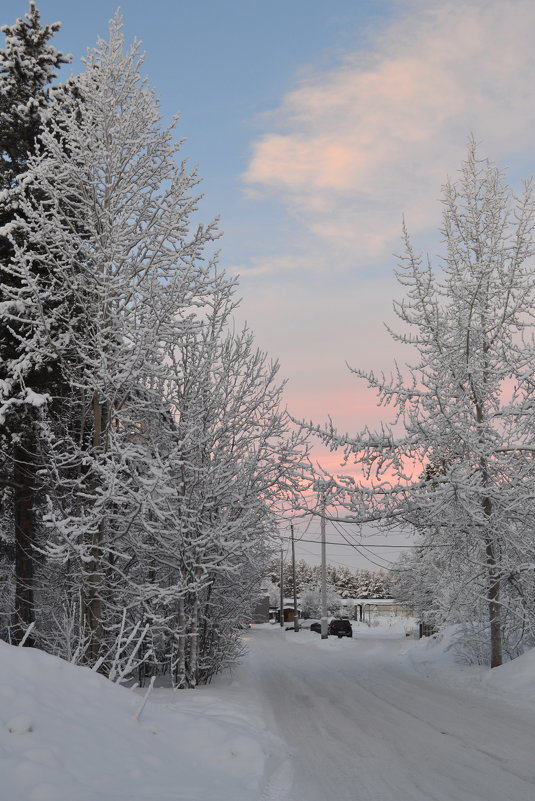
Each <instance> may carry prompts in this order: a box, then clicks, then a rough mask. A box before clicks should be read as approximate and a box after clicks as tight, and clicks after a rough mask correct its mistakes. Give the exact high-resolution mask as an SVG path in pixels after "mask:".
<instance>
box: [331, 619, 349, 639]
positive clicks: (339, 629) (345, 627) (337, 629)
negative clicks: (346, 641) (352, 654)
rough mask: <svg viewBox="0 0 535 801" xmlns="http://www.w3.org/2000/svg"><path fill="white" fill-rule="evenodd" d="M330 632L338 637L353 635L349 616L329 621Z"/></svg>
mask: <svg viewBox="0 0 535 801" xmlns="http://www.w3.org/2000/svg"><path fill="white" fill-rule="evenodd" d="M329 634H335V635H336V636H337V637H352V636H353V629H352V628H351V623H350V622H349V620H347V618H344V617H335V618H333V619H332V620H331V622H330V623H329Z"/></svg>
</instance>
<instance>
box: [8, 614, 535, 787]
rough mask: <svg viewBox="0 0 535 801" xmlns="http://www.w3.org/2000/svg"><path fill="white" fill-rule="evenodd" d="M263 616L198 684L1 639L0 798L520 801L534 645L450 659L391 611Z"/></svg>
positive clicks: (527, 778)
mask: <svg viewBox="0 0 535 801" xmlns="http://www.w3.org/2000/svg"><path fill="white" fill-rule="evenodd" d="M353 628H354V633H355V636H354V638H353V639H352V640H351V639H346V638H344V639H340V640H339V639H337V638H333V637H330V638H329V639H328V640H323V641H322V640H321V638H320V636H319V635H318V634H316V633H314V632H310V631H307V630H302V631H300V632H298V633H295V632H293V631H285V630H281V629H280V627H278V626H272V625H269V624H266V625H264V626H257V627H255V628H253V629H252V630H251V631H249V632H247V633H246V634H245V637H246V638H247V641H248V644H249V646H250V652H249V655H248V657H247V658H246V660H245V662H244V664H243V665H241V666H240V667H239V668H237V669H236V670H235V671H234V672H233V674H232V675H227V676H223V677H220V678H218V679H217V680H216V681H215V682H214V683H213V684H212V685H210V686H209V687H201V688H198V689H197V690H189V691H179V692H175V693H174V692H172V691H170V690H165V689H156V690H154V691H153V692H152V694H151V696H150V697H149V699H148V702H147V704H146V706H145V708H144V709H143V710H142V711H141V714H140V715H139V717H137V715H138V712H139V710H140V706H141V704H142V701H143V693H142V692H140V691H135V692H133V691H131V690H126V689H123V688H120V687H117V686H115V685H112V684H111V683H110V682H108V681H107V680H106V679H104V678H102V677H101V676H98V675H96V674H95V673H92V672H91V671H89V670H87V669H83V668H75V667H73V666H71V665H68V664H66V663H64V662H61V661H60V660H58V659H55V658H53V657H50V656H47V655H46V654H43V653H41V652H39V651H34V650H32V649H27V648H12V647H11V646H8V645H5V644H3V643H0V664H1V666H2V669H1V674H0V771H1V774H0V775H1V785H0V786H1V792H0V798H1V799H2V801H26V800H27V801H67V799H68V801H126V799H129V801H130V800H131V801H136V799H140V800H141V799H143V801H160V800H161V799H174V801H197V799H198V801H216V799H217V801H320V799H321V801H326V799H336V801H361V800H362V801H533V799H535V759H534V756H533V741H534V734H533V732H534V731H535V652H530V653H528V654H525V655H524V656H523V657H521V658H519V659H517V660H515V661H514V662H513V663H509V664H508V665H505V666H503V667H502V668H498V669H496V670H494V671H492V672H491V671H489V670H487V669H484V668H473V667H466V666H464V667H463V666H460V665H458V664H456V663H455V661H454V657H453V652H452V651H451V649H449V648H448V645H449V635H448V633H446V635H445V636H444V637H443V638H439V639H429V640H422V641H416V640H413V639H411V638H408V637H406V636H405V631H406V630H410V625H408V624H407V621H405V620H403V619H402V618H390V619H389V618H387V619H383V620H382V621H381V622H380V623H379V625H378V626H376V627H371V628H370V627H368V626H366V625H364V624H360V625H359V624H354V627H353Z"/></svg>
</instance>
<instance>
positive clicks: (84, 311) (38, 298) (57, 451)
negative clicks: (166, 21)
mask: <svg viewBox="0 0 535 801" xmlns="http://www.w3.org/2000/svg"><path fill="white" fill-rule="evenodd" d="M140 63H141V58H140V57H139V55H138V52H137V46H134V47H132V48H131V49H130V50H129V51H128V52H125V51H124V47H123V39H122V34H121V24H120V20H119V18H118V17H116V18H115V19H114V20H113V21H112V23H111V28H110V40H109V42H105V41H103V40H100V41H99V43H98V45H97V48H96V49H95V50H93V51H91V52H90V53H89V56H88V59H87V64H86V70H85V71H84V72H83V73H82V74H81V75H80V76H79V77H78V79H77V80H76V81H75V82H73V83H72V84H71V85H70V86H69V87H67V88H65V89H64V90H63V91H61V90H57V91H56V92H55V94H54V103H53V105H52V107H51V112H52V113H51V115H50V118H49V120H48V124H47V128H46V130H44V131H43V133H42V134H41V139H40V142H41V146H40V152H39V153H38V155H36V156H34V157H32V158H30V159H29V161H28V165H27V167H28V169H27V172H26V174H25V177H24V182H23V185H22V189H23V190H24V195H23V197H22V198H21V200H20V201H19V205H20V209H21V213H20V214H19V216H18V222H17V226H16V228H15V229H13V228H12V229H11V231H8V232H6V233H9V235H10V238H11V242H12V245H13V248H14V251H15V255H14V258H13V260H12V263H11V264H10V274H11V275H13V276H14V279H15V283H16V284H17V286H18V287H20V288H18V291H17V294H16V296H15V297H13V309H14V311H13V316H14V317H15V319H16V320H17V319H18V317H17V315H20V316H21V317H22V316H23V315H24V317H25V319H29V320H31V323H30V325H28V326H27V328H28V330H27V332H26V337H25V343H24V348H25V354H24V355H25V358H26V360H27V361H30V360H33V361H35V362H39V360H41V359H43V358H44V354H49V353H53V354H54V357H55V359H56V360H57V363H58V365H59V369H60V371H61V375H62V378H63V380H64V381H65V382H66V384H67V385H68V386H69V388H70V391H69V394H68V395H67V396H66V397H65V398H63V399H62V402H61V404H60V405H59V408H58V411H57V413H56V414H55V415H54V416H53V418H52V420H51V421H50V420H49V421H47V425H46V426H45V430H44V431H43V437H44V438H46V451H47V453H48V455H49V459H50V464H49V472H50V473H51V475H52V477H53V480H54V482H55V490H54V491H53V492H51V493H50V497H51V504H50V510H49V518H48V523H49V526H50V528H51V530H52V531H54V533H55V538H56V544H57V551H56V557H58V558H60V557H61V558H64V559H68V562H69V565H70V567H71V569H72V564H73V560H74V561H76V562H77V564H78V566H79V572H78V574H77V575H78V577H77V580H78V581H80V582H81V585H80V591H81V597H82V607H81V608H82V617H83V620H82V621H81V623H82V628H83V629H84V630H85V631H86V632H87V636H88V646H87V657H88V659H89V660H90V661H94V660H95V659H96V658H97V657H99V656H101V655H102V652H103V649H104V651H105V650H106V647H107V646H106V645H105V642H106V640H107V637H106V636H105V632H104V629H105V627H106V626H107V627H108V628H109V626H110V625H111V624H110V623H109V621H108V622H107V621H106V611H105V608H106V607H107V608H108V610H109V611H110V612H113V611H114V610H115V606H116V603H117V602H118V599H117V600H116V599H115V598H114V596H115V590H114V588H115V586H117V585H118V584H122V581H123V578H124V576H123V573H124V568H125V565H126V563H128V561H129V560H130V559H131V558H132V556H131V554H128V553H127V552H124V551H123V547H124V546H125V544H126V542H127V539H128V537H129V535H130V533H131V532H132V531H133V530H134V529H135V528H136V527H138V526H140V525H141V526H143V525H144V524H145V520H146V518H145V517H144V516H141V517H140V516H139V510H140V508H142V506H143V503H144V497H145V495H146V493H147V492H148V491H149V490H148V488H147V484H148V483H149V481H150V478H154V476H150V475H149V474H148V465H149V464H150V462H151V457H152V454H151V453H150V447H149V442H148V439H147V437H145V436H144V434H145V432H150V430H151V426H152V425H153V424H154V421H156V420H158V418H159V417H160V418H165V417H166V415H168V410H167V409H166V408H165V407H164V405H163V403H162V395H161V391H160V385H161V382H162V380H163V376H164V375H165V364H164V355H165V353H166V352H167V351H168V349H169V343H170V342H172V343H174V344H177V343H178V342H179V341H180V337H181V336H183V335H184V334H185V333H186V332H189V331H190V330H191V329H192V328H195V326H197V325H200V324H201V323H200V322H199V320H198V318H200V316H201V315H200V313H199V311H198V310H199V309H200V308H201V307H202V306H203V304H204V303H205V299H206V297H207V296H208V295H209V293H210V292H211V291H212V287H213V286H214V284H215V283H217V280H218V279H217V276H216V275H215V268H214V266H213V264H212V262H211V261H210V259H208V260H207V259H206V256H205V250H206V247H207V245H208V244H209V243H210V242H211V240H213V238H214V236H215V228H214V226H213V225H210V226H208V227H204V226H202V225H197V226H192V224H191V217H192V215H193V214H194V213H195V211H196V195H195V193H194V188H195V185H196V183H197V177H196V175H195V173H194V172H193V173H190V172H188V170H187V169H186V167H185V165H184V164H182V165H177V163H176V161H175V156H176V152H177V150H178V147H179V145H178V144H177V143H175V142H174V141H173V138H172V126H171V128H163V127H162V126H161V123H160V113H159V110H158V104H157V101H156V99H155V97H154V95H153V93H152V92H151V91H150V90H149V89H148V88H147V86H146V83H145V81H144V80H142V79H141V77H140V73H139V67H140ZM58 331H59V332H60V334H59V335H58ZM34 399H35V398H34ZM121 602H122V601H121Z"/></svg>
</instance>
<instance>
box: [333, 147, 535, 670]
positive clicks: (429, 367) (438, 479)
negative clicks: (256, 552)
mask: <svg viewBox="0 0 535 801" xmlns="http://www.w3.org/2000/svg"><path fill="white" fill-rule="evenodd" d="M443 203H444V224H443V229H442V233H443V236H444V242H445V246H446V253H445V256H444V259H443V263H442V268H441V269H440V270H436V269H434V268H433V267H432V266H431V264H430V263H429V262H423V261H422V259H421V257H420V256H418V255H417V254H416V253H415V251H414V250H413V248H412V246H411V243H410V240H409V237H408V235H407V234H406V233H405V255H404V257H403V259H402V262H401V267H400V270H399V272H398V278H399V281H400V283H401V285H402V286H403V287H404V289H405V291H406V297H405V299H404V300H402V301H401V302H399V303H396V304H395V308H396V311H397V314H398V316H399V318H400V319H401V321H402V323H403V325H404V326H405V327H406V329H407V330H406V331H402V332H401V333H399V334H393V336H394V338H395V340H396V341H397V342H400V343H402V344H408V345H410V346H412V348H414V349H415V350H416V352H417V354H418V360H417V362H416V363H415V364H414V365H413V366H410V367H408V368H407V371H408V378H409V380H408V381H407V382H406V381H405V380H404V378H403V377H402V375H401V372H398V374H397V375H395V376H394V377H393V378H392V379H391V380H388V379H386V378H384V377H379V376H377V375H376V374H374V373H369V374H367V373H365V372H363V371H360V370H355V371H354V372H355V373H356V374H357V375H358V376H360V377H361V378H364V379H365V380H366V381H367V382H368V384H369V385H370V386H371V387H373V388H374V389H376V390H377V392H378V395H379V399H380V403H381V404H383V405H385V406H386V405H388V404H391V405H393V406H394V407H395V408H396V413H397V420H398V421H399V422H402V423H404V426H405V431H406V433H405V435H401V436H397V435H396V433H395V432H394V430H390V429H389V428H388V427H385V428H383V429H382V430H380V431H378V432H370V431H369V430H365V431H363V432H362V433H361V434H360V435H358V436H356V437H354V438H352V439H349V438H347V437H339V436H338V435H337V433H336V432H335V431H334V430H333V429H332V428H329V429H327V430H324V431H323V432H322V436H323V439H324V440H325V441H326V442H328V443H329V444H330V445H331V446H332V447H337V446H343V447H345V448H346V451H347V455H348V456H350V455H351V454H353V455H354V456H355V457H356V458H357V459H358V460H359V463H360V464H361V466H363V468H364V469H365V471H366V477H367V479H368V480H369V482H370V483H371V485H372V486H371V488H370V486H369V484H368V485H367V486H365V485H362V486H357V484H356V483H355V482H351V481H350V480H349V481H346V482H345V484H344V488H343V489H342V490H341V494H340V499H341V501H342V502H344V503H346V504H347V506H348V507H349V508H350V509H351V510H352V515H353V517H354V518H355V519H357V520H361V521H363V520H366V519H368V520H369V519H375V520H378V521H382V523H383V525H385V526H387V527H388V526H391V525H400V526H402V527H403V528H404V529H406V528H407V526H413V527H414V528H415V529H416V530H417V531H425V532H426V533H427V537H428V538H432V542H433V543H434V544H437V545H438V544H445V545H449V546H452V547H451V550H449V551H448V552H449V553H450V554H452V555H453V554H455V552H456V549H457V553H459V554H462V555H463V556H462V559H463V563H462V565H461V564H460V560H457V559H455V558H451V557H450V562H448V568H447V569H448V570H449V566H450V565H451V568H452V569H451V571H449V580H450V586H453V585H455V586H456V587H457V588H459V587H460V586H461V585H462V584H466V583H467V582H469V584H470V586H472V587H474V588H475V593H474V594H475V595H478V596H479V599H480V600H481V599H482V600H483V602H484V603H485V604H486V610H487V611H486V618H487V619H486V622H485V620H484V617H483V616H482V614H481V612H482V610H481V608H480V607H481V604H478V607H479V608H475V606H474V608H473V614H479V615H481V618H480V620H479V625H480V628H481V629H482V630H483V629H484V630H486V632H487V637H488V640H487V641H488V644H489V654H490V656H489V658H490V664H491V666H493V667H494V666H497V665H500V664H501V663H502V659H503V653H502V652H503V640H504V630H505V619H506V617H507V618H508V619H512V618H511V616H510V615H509V614H508V603H509V599H508V597H506V595H505V594H504V593H505V590H506V587H508V586H509V585H510V584H511V582H513V583H514V582H515V581H518V580H520V579H521V578H522V577H523V576H524V574H525V573H526V571H532V570H533V563H534V558H533V557H534V555H535V553H534V539H533V529H532V515H533V500H532V497H533V496H532V487H533V481H534V479H535V475H534V473H535V462H534V460H533V432H534V425H533V422H534V421H533V410H534V409H535V384H534V383H533V380H532V376H533V358H534V350H533V344H532V340H531V338H530V336H529V327H530V325H531V321H532V317H531V316H532V309H533V301H534V297H533V295H534V290H535V281H534V273H533V263H532V257H533V250H534V247H533V244H534V243H533V226H534V206H533V199H532V194H531V186H530V185H529V183H528V184H527V185H526V187H525V190H524V192H523V193H522V195H521V196H520V197H519V198H518V199H517V198H515V197H514V195H513V193H512V191H511V189H510V188H509V187H508V186H507V185H506V184H505V183H504V180H503V177H502V174H501V172H500V170H499V169H497V167H495V166H494V165H493V164H491V163H489V162H488V161H487V160H484V159H480V158H479V157H478V153H477V147H476V145H475V143H474V142H473V141H472V142H470V145H469V149H468V156H467V159H466V162H465V163H464V164H463V165H462V168H461V171H460V176H459V178H458V180H457V181H449V182H448V183H447V184H446V186H445V187H444V193H443ZM427 461H429V462H430V463H431V464H434V465H437V466H438V469H436V470H434V471H433V476H432V481H430V480H429V477H426V476H425V475H424V476H422V473H421V465H422V464H425V463H426V462H427ZM411 465H412V467H411ZM457 566H459V567H461V566H462V568H463V570H462V572H458V571H457ZM518 600H519V602H520V599H518ZM506 613H507V614H506ZM522 617H523V613H521V612H519V614H518V616H517V619H518V620H520V618H522Z"/></svg>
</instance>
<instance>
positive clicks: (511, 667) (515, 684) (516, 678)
mask: <svg viewBox="0 0 535 801" xmlns="http://www.w3.org/2000/svg"><path fill="white" fill-rule="evenodd" d="M485 678H486V684H487V686H488V687H491V688H493V689H494V690H496V691H497V692H499V693H500V695H509V696H511V695H512V696H522V698H523V699H524V700H525V701H528V702H530V703H531V704H534V703H535V648H532V649H531V650H530V651H527V652H526V653H525V654H522V656H518V657H517V658H516V659H513V661H512V662H507V663H506V664H505V665H502V666H501V667H497V668H494V669H493V670H491V671H489V673H488V674H487V676H486V677H485Z"/></svg>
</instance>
